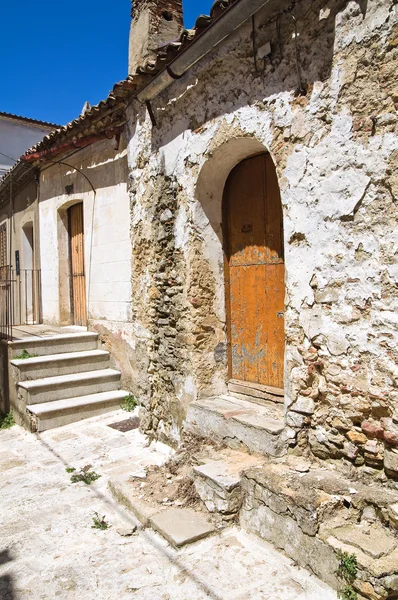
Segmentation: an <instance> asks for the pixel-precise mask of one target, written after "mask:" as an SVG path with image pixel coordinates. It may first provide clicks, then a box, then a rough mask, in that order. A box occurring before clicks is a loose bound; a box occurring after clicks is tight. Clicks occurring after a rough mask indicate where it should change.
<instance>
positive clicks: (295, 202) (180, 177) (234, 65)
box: [129, 0, 398, 472]
mask: <svg viewBox="0 0 398 600" xmlns="http://www.w3.org/2000/svg"><path fill="white" fill-rule="evenodd" d="M272 16H274V15H269V14H267V12H266V11H263V12H261V13H259V14H258V15H257V16H256V38H255V43H256V45H257V47H258V48H259V47H261V46H262V45H263V44H265V43H267V42H270V43H271V48H272V53H271V55H270V56H268V57H266V58H265V59H264V60H262V59H258V60H257V64H255V62H254V59H253V40H252V35H251V34H252V29H251V24H250V25H249V24H247V25H246V26H244V27H242V28H241V29H240V30H239V31H238V32H237V33H235V34H234V35H233V36H231V37H230V38H229V39H228V41H227V42H225V43H224V44H223V45H222V46H220V47H219V48H218V49H217V51H214V52H213V54H212V55H210V57H208V58H207V59H205V60H204V61H202V62H201V63H200V65H199V66H198V67H197V68H196V69H193V70H192V71H190V72H189V74H188V75H186V76H185V77H184V78H183V79H182V80H181V81H178V82H175V83H174V84H173V86H172V87H171V88H170V89H169V90H167V91H166V92H165V93H164V94H163V95H162V96H160V97H159V98H157V99H156V100H155V101H154V102H153V110H154V112H155V116H156V119H157V121H158V126H157V128H152V126H151V123H150V120H149V118H148V117H147V116H145V113H144V112H143V109H142V108H141V107H140V106H139V105H138V104H137V105H135V104H133V105H132V106H131V107H130V109H129V111H130V112H129V119H130V129H131V140H130V143H129V164H130V168H131V205H132V243H133V277H132V281H133V318H134V319H135V322H136V333H135V344H136V346H137V347H139V348H140V353H139V356H137V361H138V371H137V372H138V373H139V379H138V380H137V382H136V393H137V394H138V395H139V397H140V399H141V401H142V402H143V405H144V408H143V410H142V416H143V426H144V429H146V430H147V431H152V432H153V431H155V432H157V434H158V435H164V436H166V437H168V438H169V439H174V440H176V441H177V440H178V439H179V436H180V431H181V426H182V424H183V421H184V415H185V410H186V407H187V405H188V403H189V402H191V401H192V400H194V399H195V398H197V397H198V396H211V395H214V394H218V393H221V392H223V391H225V389H226V382H227V360H226V342H227V338H226V326H225V298H224V281H223V277H224V276H223V247H222V227H221V223H222V218H221V200H222V190H223V187H224V184H225V181H226V178H227V176H228V173H229V172H230V171H231V169H232V168H233V167H234V166H235V165H236V164H237V163H238V162H239V161H240V160H242V159H243V158H246V157H247V156H250V155H252V154H255V153H257V152H259V151H261V150H263V151H268V152H270V154H271V156H272V158H273V161H274V163H275V166H276V169H277V172H278V176H279V183H280V189H281V196H282V204H283V212H284V229H285V260H286V313H285V326H286V369H285V372H286V377H285V402H286V422H287V426H288V427H290V428H291V429H292V430H294V431H295V432H296V434H297V436H296V442H297V443H299V444H302V445H303V446H305V445H307V444H308V445H309V446H310V447H311V449H312V451H313V452H314V453H315V454H316V455H318V456H320V457H323V458H327V457H333V458H342V457H344V458H346V459H347V460H349V461H351V462H353V463H354V464H356V465H358V466H360V465H363V464H364V463H365V464H366V465H367V467H382V466H383V461H384V460H386V461H387V463H388V464H389V465H390V466H389V467H388V468H387V471H389V472H391V471H392V470H393V468H392V463H393V460H394V457H395V458H396V457H397V454H396V453H395V451H394V450H393V448H394V444H395V443H398V437H397V436H395V437H394V435H395V434H394V431H395V430H396V424H397V420H398V414H397V412H398V390H397V366H396V358H397V355H396V347H397V341H398V340H397V337H398V335H397V330H396V323H397V319H396V310H397V296H396V286H397V278H398V272H397V267H396V262H397V261H396V256H397V252H398V239H397V227H396V224H397V208H396V198H397V193H398V180H397V175H396V167H397V156H398V140H397V117H396V105H395V103H396V102H397V91H396V70H397V65H398V61H397V56H398V48H397V35H398V25H397V23H398V7H397V5H396V4H395V3H394V2H393V1H392V0H369V1H368V2H359V1H358V2H357V1H354V0H352V1H348V2H347V1H338V0H334V1H330V2H329V3H327V5H326V6H325V3H324V2H323V1H322V2H321V1H316V2H312V3H311V6H308V4H307V3H305V2H301V3H299V4H298V7H297V9H296V18H297V33H298V34H299V35H298V36H297V37H295V25H294V20H293V18H292V16H291V15H290V14H284V15H282V16H281V18H280V19H278V20H275V19H273V20H272V22H269V20H270V17H272ZM278 32H279V35H278ZM296 42H297V45H296ZM296 57H297V61H296ZM298 72H299V73H300V81H299V79H298ZM300 87H301V88H302V90H301V92H300V93H298V88H300ZM394 419H395V422H394ZM380 425H381V426H382V427H380ZM361 428H363V432H362V431H361ZM372 428H373V429H372ZM383 428H384V429H383ZM394 440H395V441H394ZM391 457H392V458H391ZM396 460H397V459H396ZM394 468H395V467H394ZM396 468H397V470H398V465H397V467H396Z"/></svg>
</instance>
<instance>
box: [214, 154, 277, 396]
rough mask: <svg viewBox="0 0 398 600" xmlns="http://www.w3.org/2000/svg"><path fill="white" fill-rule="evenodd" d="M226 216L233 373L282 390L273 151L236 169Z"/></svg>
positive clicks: (229, 186) (227, 194)
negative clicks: (271, 154)
mask: <svg viewBox="0 0 398 600" xmlns="http://www.w3.org/2000/svg"><path fill="white" fill-rule="evenodd" d="M223 220H224V236H225V240H226V244H225V254H226V288H227V317H228V319H227V320H228V329H229V332H228V333H229V350H230V351H229V375H230V379H231V380H234V381H236V380H237V381H239V382H246V383H248V384H249V383H250V384H259V385H260V386H268V387H270V388H273V389H274V390H275V392H277V393H283V392H282V390H283V374H284V347H285V339H284V301H285V285H284V277H285V266H284V254H283V217H282V206H281V200H280V192H279V186H278V180H277V174H276V170H275V166H274V164H273V162H272V159H271V157H270V155H269V154H266V155H260V156H255V157H253V158H249V159H247V160H244V161H243V162H241V163H240V164H238V166H237V167H235V169H234V170H233V171H232V172H231V174H230V176H229V178H228V181H227V184H226V187H225V193H224V219H223Z"/></svg>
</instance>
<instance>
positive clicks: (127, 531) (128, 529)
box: [116, 525, 137, 537]
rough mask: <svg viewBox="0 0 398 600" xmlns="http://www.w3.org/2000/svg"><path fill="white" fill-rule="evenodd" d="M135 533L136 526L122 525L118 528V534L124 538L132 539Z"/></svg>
mask: <svg viewBox="0 0 398 600" xmlns="http://www.w3.org/2000/svg"><path fill="white" fill-rule="evenodd" d="M135 531H137V526H136V525H120V526H119V527H117V528H116V532H117V533H118V534H119V535H121V536H122V537H130V536H131V535H133V533H134V532H135Z"/></svg>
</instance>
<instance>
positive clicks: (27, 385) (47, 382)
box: [17, 369, 121, 393]
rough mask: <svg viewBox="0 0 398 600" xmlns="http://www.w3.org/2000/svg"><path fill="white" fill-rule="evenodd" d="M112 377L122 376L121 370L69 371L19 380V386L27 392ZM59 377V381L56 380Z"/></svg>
mask: <svg viewBox="0 0 398 600" xmlns="http://www.w3.org/2000/svg"><path fill="white" fill-rule="evenodd" d="M112 377H117V378H118V379H120V378H121V373H120V371H117V370H116V369H99V370H96V371H82V372H81V373H69V374H68V375H56V376H55V377H44V378H42V379H31V380H28V381H19V382H18V383H17V386H18V387H19V388H22V389H24V390H26V391H27V392H29V393H30V392H32V391H33V392H36V391H37V390H40V389H42V388H51V387H56V386H58V385H62V384H64V383H79V382H84V381H95V380H96V379H102V378H106V379H110V378H112ZM54 379H57V381H54Z"/></svg>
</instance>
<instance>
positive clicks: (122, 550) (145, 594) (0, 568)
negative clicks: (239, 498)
mask: <svg viewBox="0 0 398 600" xmlns="http://www.w3.org/2000/svg"><path fill="white" fill-rule="evenodd" d="M127 417H128V415H127V416H126V413H124V412H121V411H118V412H115V413H112V414H108V415H106V416H102V417H98V418H94V419H89V420H86V421H82V422H80V423H77V424H73V425H68V426H66V427H63V428H60V429H56V430H53V431H48V432H45V433H43V434H40V435H34V434H30V433H27V432H25V431H24V430H23V429H20V428H19V427H17V426H15V427H13V428H12V429H11V430H8V431H0V482H1V486H0V487H1V504H0V598H1V599H2V600H3V599H4V600H19V599H23V600H25V599H26V600H27V599H34V600H39V599H51V600H53V599H55V598H67V599H68V600H74V599H76V600H91V599H93V600H94V599H98V600H125V599H126V600H127V599H129V600H137V599H138V600H194V599H195V600H202V599H205V598H206V599H207V598H210V599H213V600H224V599H227V598H228V600H238V599H239V600H249V599H250V600H271V599H272V600H282V599H283V600H320V599H322V600H335V599H336V594H335V593H334V592H333V591H332V590H330V589H329V588H328V587H327V586H325V585H324V584H323V583H321V582H320V581H318V580H317V579H316V578H315V577H313V576H311V575H310V574H309V573H308V572H307V571H305V570H303V569H299V568H297V567H295V566H294V565H293V563H292V561H290V560H289V559H287V558H285V557H284V556H283V555H281V554H279V553H278V552H276V551H275V550H274V549H273V548H272V547H271V546H269V545H268V544H265V543H263V542H262V541H261V540H260V539H258V538H256V537H254V536H252V535H249V534H247V533H245V532H243V531H241V530H239V529H238V528H234V527H232V528H230V529H228V530H225V531H224V532H223V533H222V534H221V535H216V536H213V537H210V538H208V539H206V540H204V541H201V542H198V543H196V544H193V545H190V546H187V547H185V548H183V549H182V550H179V551H175V550H173V549H172V548H171V547H170V546H169V545H168V544H167V543H166V542H165V541H164V540H163V539H162V538H161V537H159V536H158V535H156V534H155V533H153V532H152V531H150V530H142V529H138V531H137V532H136V533H135V534H134V535H132V536H130V537H123V536H122V535H120V533H121V532H120V531H119V532H118V531H117V530H118V529H119V530H120V526H121V525H132V524H136V521H135V520H134V518H133V517H132V516H131V515H130V514H129V513H128V512H125V511H124V510H123V509H121V508H120V507H119V506H118V505H117V504H116V503H115V502H114V500H113V498H112V497H111V495H110V493H109V491H108V489H107V473H109V471H110V470H113V469H115V468H117V467H118V466H119V465H120V466H122V465H123V464H124V463H125V461H126V460H129V461H130V462H131V469H132V471H136V470H140V469H141V470H142V467H143V466H145V465H148V464H160V463H162V462H163V461H164V460H165V459H166V457H167V452H168V449H167V447H165V446H163V445H162V444H152V445H151V446H148V444H147V440H146V438H145V437H144V436H142V435H141V434H140V433H139V432H138V431H137V430H132V431H129V432H127V433H121V432H119V431H116V430H114V429H111V428H109V427H108V426H107V425H108V424H110V423H114V422H116V421H121V420H123V419H126V418H127ZM86 464H91V465H92V466H93V468H94V470H95V471H96V472H97V473H99V474H101V478H100V479H98V480H97V481H96V482H95V483H93V484H92V485H91V486H87V485H85V484H84V483H77V484H72V483H71V482H70V475H69V474H68V473H67V472H66V471H65V468H66V467H67V466H73V467H76V468H78V469H79V468H80V467H82V466H85V465H86ZM95 511H97V512H98V513H99V514H100V515H101V516H102V515H106V519H107V520H108V521H109V523H110V524H111V527H110V529H108V530H106V531H100V530H97V529H93V528H92V527H91V526H92V523H93V521H92V516H93V514H94V512H95Z"/></svg>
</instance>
